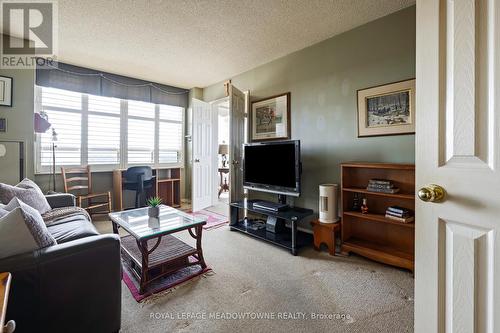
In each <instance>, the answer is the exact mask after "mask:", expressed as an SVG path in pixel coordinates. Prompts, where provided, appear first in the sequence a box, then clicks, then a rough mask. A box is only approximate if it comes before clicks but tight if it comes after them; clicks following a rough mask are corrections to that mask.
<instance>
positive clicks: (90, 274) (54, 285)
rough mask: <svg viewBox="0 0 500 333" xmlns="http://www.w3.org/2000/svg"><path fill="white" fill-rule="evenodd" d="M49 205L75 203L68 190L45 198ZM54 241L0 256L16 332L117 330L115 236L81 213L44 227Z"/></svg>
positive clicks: (117, 249) (107, 332)
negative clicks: (101, 230) (8, 283)
mask: <svg viewBox="0 0 500 333" xmlns="http://www.w3.org/2000/svg"><path fill="white" fill-rule="evenodd" d="M47 200H48V201H49V204H50V205H51V207H52V208H58V207H65V206H69V205H75V198H74V196H72V195H70V194H55V195H49V196H47ZM48 229H49V231H50V232H51V234H52V235H53V236H54V238H55V239H56V241H57V243H58V244H57V245H54V246H50V247H47V248H44V249H41V250H37V251H33V252H31V253H24V254H21V255H16V256H12V257H8V258H4V259H1V260H0V272H11V273H12V285H11V292H10V297H9V303H8V306H7V318H8V319H9V320H11V319H12V320H15V322H16V333H23V332H30V333H32V332H37V333H38V332H40V333H41V332H51V333H54V332H64V333H69V332H72V333H78V332H85V333H90V332H93V333H100V332H102V333H111V332H118V331H119V330H120V321H121V274H122V272H121V261H120V240H119V238H118V236H117V235H113V234H106V235H100V234H99V233H98V232H97V230H96V229H95V228H94V226H93V224H92V223H91V222H89V221H88V220H87V219H86V218H85V217H84V216H83V215H82V216H73V217H67V218H65V219H64V220H63V221H59V222H58V223H57V224H55V225H53V226H52V225H51V226H49V227H48Z"/></svg>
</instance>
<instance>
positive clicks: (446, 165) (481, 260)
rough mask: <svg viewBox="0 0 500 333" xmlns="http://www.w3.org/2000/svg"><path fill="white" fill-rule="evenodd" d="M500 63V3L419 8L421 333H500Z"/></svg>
mask: <svg viewBox="0 0 500 333" xmlns="http://www.w3.org/2000/svg"><path fill="white" fill-rule="evenodd" d="M499 59H500V2H499V1H497V0H439V1H436V0H417V57H416V79H417V81H416V82H417V85H416V109H417V113H416V117H417V129H416V182H417V190H419V192H418V194H419V197H421V198H422V199H423V200H427V202H426V201H423V200H419V198H417V204H416V217H417V220H416V221H417V222H416V224H415V227H416V242H415V243H416V251H415V252H416V258H415V260H416V262H415V331H416V332H426V333H427V332H500V235H499V231H500V171H499V170H498V169H499V167H500V159H499V154H500V150H499V144H500V135H499V133H500V131H499V125H498V124H499V121H500V109H499V108H500V106H499V103H500V89H499V85H500V80H499V78H500V60H499ZM429 184H437V185H440V186H442V188H444V190H445V191H446V192H447V193H446V194H445V197H444V199H443V200H442V201H441V202H440V201H439V200H437V199H439V197H440V194H441V193H440V189H439V187H436V186H428V185H429ZM433 201H434V202H433Z"/></svg>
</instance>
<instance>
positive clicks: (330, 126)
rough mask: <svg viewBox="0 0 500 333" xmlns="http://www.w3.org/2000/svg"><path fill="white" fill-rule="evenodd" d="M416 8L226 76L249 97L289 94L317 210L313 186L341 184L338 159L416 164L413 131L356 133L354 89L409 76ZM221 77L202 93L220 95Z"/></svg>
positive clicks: (309, 194) (303, 201)
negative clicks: (375, 134)
mask: <svg viewBox="0 0 500 333" xmlns="http://www.w3.org/2000/svg"><path fill="white" fill-rule="evenodd" d="M415 33H416V31H415V7H414V6H413V7H410V8H407V9H404V10H402V11H399V12H396V13H394V14H391V15H389V16H386V17H383V18H381V19H378V20H376V21H373V22H370V23H368V24H365V25H363V26H361V27H358V28H355V29H354V30H350V31H348V32H345V33H343V34H340V35H337V36H335V37H332V38H330V39H328V40H325V41H323V42H321V43H318V44H315V45H313V46H311V47H308V48H305V49H303V50H300V51H298V52H295V53H292V54H290V55H287V56H285V57H283V58H279V59H277V60H275V61H272V62H270V63H267V64H265V65H262V66H259V67H257V68H255V69H252V70H250V71H247V72H245V73H242V74H239V75H235V76H234V77H231V80H232V83H233V84H234V85H235V86H236V87H237V88H239V89H240V90H243V91H244V90H249V91H250V94H251V99H252V100H257V99H261V98H265V97H267V96H272V95H276V94H279V93H284V92H287V91H289V92H291V114H292V116H291V120H292V138H293V139H300V140H301V145H302V162H303V174H302V183H303V193H302V196H301V197H300V198H299V199H296V200H295V204H296V205H298V206H304V207H308V208H313V209H315V211H317V210H318V209H317V207H318V185H319V184H322V183H331V182H334V183H340V175H339V174H340V163H341V162H344V161H376V162H396V163H403V162H404V163H414V161H415V138H414V135H402V136H385V137H371V138H358V137H357V106H356V104H357V101H356V90H357V89H362V88H367V87H371V86H375V85H380V84H385V83H390V82H395V81H400V80H404V79H409V78H414V77H415ZM223 95H224V92H223V82H220V83H217V84H214V85H211V86H209V87H206V88H205V89H204V90H203V98H204V100H205V101H212V100H215V99H217V98H221V97H223Z"/></svg>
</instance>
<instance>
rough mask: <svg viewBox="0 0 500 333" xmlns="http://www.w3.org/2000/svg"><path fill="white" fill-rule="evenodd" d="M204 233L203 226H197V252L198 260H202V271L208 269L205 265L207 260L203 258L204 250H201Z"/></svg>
mask: <svg viewBox="0 0 500 333" xmlns="http://www.w3.org/2000/svg"><path fill="white" fill-rule="evenodd" d="M202 232H203V226H201V225H198V226H196V250H197V251H198V258H199V260H200V265H201V268H202V269H205V268H207V264H205V259H204V258H203V250H202V248H201V234H202Z"/></svg>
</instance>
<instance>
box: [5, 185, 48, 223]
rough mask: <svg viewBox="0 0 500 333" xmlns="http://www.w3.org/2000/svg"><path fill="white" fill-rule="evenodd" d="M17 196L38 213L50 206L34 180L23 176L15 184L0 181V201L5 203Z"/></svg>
mask: <svg viewBox="0 0 500 333" xmlns="http://www.w3.org/2000/svg"><path fill="white" fill-rule="evenodd" d="M15 197H17V198H19V199H20V200H21V201H22V202H24V203H25V204H27V205H29V206H31V207H33V208H35V209H36V210H37V211H38V212H39V213H40V214H44V213H46V212H48V211H49V210H50V209H51V208H50V205H49V203H48V201H47V199H46V198H45V196H44V195H43V193H42V190H40V188H39V187H38V185H37V184H35V182H33V181H31V180H29V179H27V178H25V179H23V181H22V182H20V183H19V184H17V185H16V186H12V185H8V184H3V183H0V202H1V203H3V204H6V203H8V202H10V201H11V200H12V198H15Z"/></svg>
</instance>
